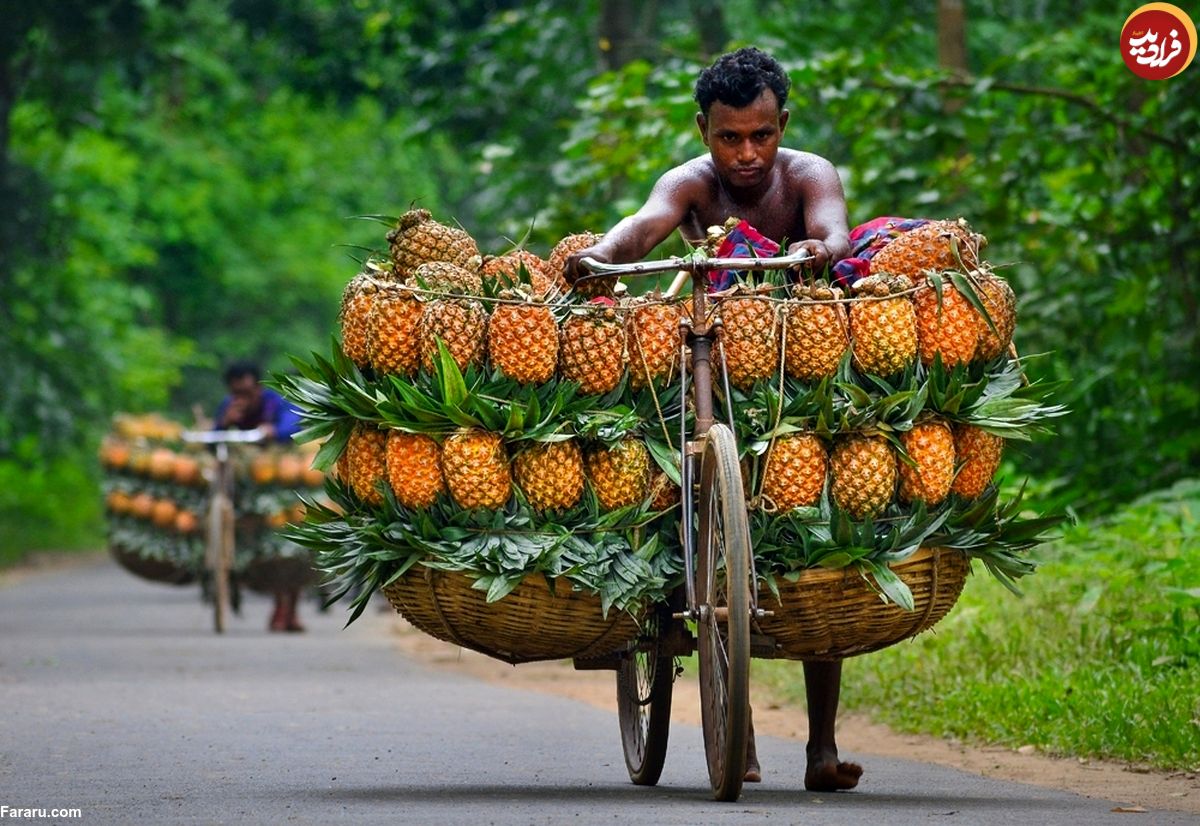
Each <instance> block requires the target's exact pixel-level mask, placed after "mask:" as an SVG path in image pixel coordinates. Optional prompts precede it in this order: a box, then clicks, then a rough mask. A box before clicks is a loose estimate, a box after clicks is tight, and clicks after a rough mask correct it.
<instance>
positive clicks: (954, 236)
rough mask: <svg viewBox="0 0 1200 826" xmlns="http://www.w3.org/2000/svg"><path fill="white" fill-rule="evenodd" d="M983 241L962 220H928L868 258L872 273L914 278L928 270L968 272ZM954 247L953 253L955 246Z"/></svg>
mask: <svg viewBox="0 0 1200 826" xmlns="http://www.w3.org/2000/svg"><path fill="white" fill-rule="evenodd" d="M986 244H987V239H985V238H984V237H983V236H982V235H979V234H977V233H973V232H971V228H970V227H969V226H968V225H967V222H966V221H964V220H963V219H961V218H960V219H958V220H957V221H930V222H929V223H928V224H925V225H924V226H921V227H917V228H916V229H914V230H911V231H909V232H906V233H904V234H903V235H901V236H899V237H897V238H895V239H893V240H892V241H890V242H888V245H887V246H886V247H884V248H883V249H881V250H880V251H879V252H877V253H875V257H874V258H872V259H871V272H872V273H883V272H886V273H893V274H895V275H906V276H908V277H909V278H911V279H913V280H914V281H915V280H917V279H918V278H920V277H921V276H923V275H924V274H925V273H926V272H928V271H929V270H934V271H936V272H941V271H942V270H958V271H960V272H961V271H963V270H966V271H968V272H969V271H971V270H974V269H978V267H979V251H980V250H981V249H982V248H983V247H984V245H986ZM956 248H957V254H955V249H956Z"/></svg>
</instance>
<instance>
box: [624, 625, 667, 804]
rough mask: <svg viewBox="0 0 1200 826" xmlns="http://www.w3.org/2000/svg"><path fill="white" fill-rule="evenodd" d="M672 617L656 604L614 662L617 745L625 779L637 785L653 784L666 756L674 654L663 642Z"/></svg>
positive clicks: (659, 773)
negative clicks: (633, 644)
mask: <svg viewBox="0 0 1200 826" xmlns="http://www.w3.org/2000/svg"><path fill="white" fill-rule="evenodd" d="M671 622H673V620H672V619H671V613H670V609H669V608H666V607H665V606H660V607H659V608H658V609H657V610H655V612H654V613H653V614H652V615H651V616H649V617H648V618H647V619H646V624H645V626H644V627H643V629H642V633H641V634H639V635H638V640H637V645H636V647H635V648H634V649H633V650H632V651H630V652H629V653H628V654H627V655H625V656H623V657H622V658H621V664H620V666H618V668H617V719H618V721H619V722H620V725H621V746H622V748H623V750H624V752H625V767H626V769H628V770H629V779H630V780H631V781H633V783H634V785H637V786H654V785H656V784H657V783H658V779H659V777H661V776H662V770H663V764H664V763H665V762H666V758H667V740H668V738H669V736H670V732H671V695H672V692H673V687H674V683H675V658H674V656H673V655H672V654H671V652H670V651H669V650H668V648H667V645H666V632H667V630H668V629H669V628H670V624H671Z"/></svg>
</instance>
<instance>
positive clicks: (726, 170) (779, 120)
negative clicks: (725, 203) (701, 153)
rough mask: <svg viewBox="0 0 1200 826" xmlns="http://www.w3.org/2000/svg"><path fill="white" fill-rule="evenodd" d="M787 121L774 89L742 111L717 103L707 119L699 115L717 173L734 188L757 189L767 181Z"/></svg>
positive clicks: (701, 134)
mask: <svg viewBox="0 0 1200 826" xmlns="http://www.w3.org/2000/svg"><path fill="white" fill-rule="evenodd" d="M787 121H788V113H787V111H786V110H785V111H780V109H779V103H778V101H777V99H776V98H775V93H774V92H772V91H771V90H770V89H763V91H762V94H760V95H759V96H758V98H757V99H756V100H754V101H753V102H752V103H750V104H749V105H747V106H744V107H742V108H741V109H736V108H734V107H732V106H728V105H726V104H724V103H721V102H720V101H716V102H714V103H713V104H712V106H710V107H709V108H708V117H707V118H706V117H705V116H704V114H703V113H701V114H699V115H696V125H697V126H699V127H700V136H701V137H702V138H703V139H704V145H705V146H707V147H708V149H709V152H710V154H711V155H712V159H713V163H714V164H715V165H716V167H717V174H718V175H720V176H721V179H722V180H723V181H724V182H725V185H726V186H728V187H731V188H733V189H753V188H754V187H756V186H758V185H759V184H761V183H762V182H763V179H764V178H766V176H767V173H769V172H770V171H771V168H772V167H774V165H775V156H776V155H777V154H778V153H779V141H780V140H781V139H782V138H783V130H784V129H785V128H786V127H787Z"/></svg>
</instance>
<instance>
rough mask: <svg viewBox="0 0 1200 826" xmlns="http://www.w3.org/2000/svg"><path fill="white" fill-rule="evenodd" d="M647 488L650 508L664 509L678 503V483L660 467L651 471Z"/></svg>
mask: <svg viewBox="0 0 1200 826" xmlns="http://www.w3.org/2000/svg"><path fill="white" fill-rule="evenodd" d="M649 490H650V494H649V499H650V510H654V511H664V510H666V509H667V508H673V507H675V506H676V505H678V504H679V485H677V484H675V483H674V482H672V481H671V477H670V476H668V475H667V474H666V473H664V472H663V471H662V469H661V468H655V469H654V470H653V472H652V473H651V475H650V485H649Z"/></svg>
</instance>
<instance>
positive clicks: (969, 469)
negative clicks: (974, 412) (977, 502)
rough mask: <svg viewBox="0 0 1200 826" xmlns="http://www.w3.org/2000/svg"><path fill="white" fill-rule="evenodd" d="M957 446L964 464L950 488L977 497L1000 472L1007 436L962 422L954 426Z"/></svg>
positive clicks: (957, 451) (957, 452)
mask: <svg viewBox="0 0 1200 826" xmlns="http://www.w3.org/2000/svg"><path fill="white" fill-rule="evenodd" d="M954 450H955V454H956V456H957V457H958V463H959V466H960V467H959V471H958V475H957V476H955V477H954V483H953V484H952V485H951V486H950V492H951V493H956V494H958V495H959V496H961V497H963V498H964V499H974V498H976V497H977V496H979V494H981V493H983V491H984V489H985V488H987V486H988V484H989V483H991V481H992V477H993V476H995V475H996V469H997V468H999V467H1000V456H1001V454H1002V453H1003V452H1004V439H1003V438H1001V437H1000V436H995V435H993V434H991V433H988V432H987V431H986V430H983V429H981V428H978V427H975V426H974V425H969V424H959V425H955V426H954Z"/></svg>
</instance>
